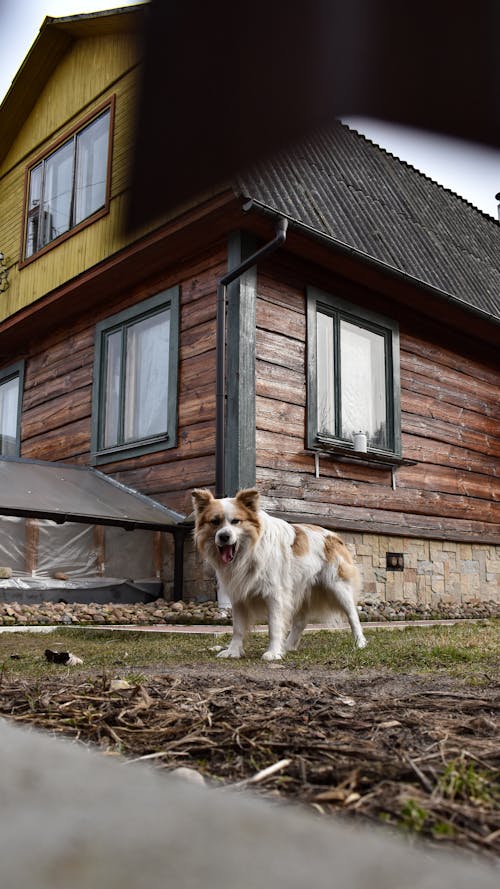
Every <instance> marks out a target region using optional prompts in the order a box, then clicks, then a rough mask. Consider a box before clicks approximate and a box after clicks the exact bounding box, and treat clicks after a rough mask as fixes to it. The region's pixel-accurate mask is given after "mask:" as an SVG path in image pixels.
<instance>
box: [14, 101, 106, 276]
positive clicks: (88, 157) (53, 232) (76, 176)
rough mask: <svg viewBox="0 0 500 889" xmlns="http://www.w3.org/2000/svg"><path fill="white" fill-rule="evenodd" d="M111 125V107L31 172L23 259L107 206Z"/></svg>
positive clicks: (57, 148) (67, 140)
mask: <svg viewBox="0 0 500 889" xmlns="http://www.w3.org/2000/svg"><path fill="white" fill-rule="evenodd" d="M110 126H111V108H110V107H108V108H106V110H105V111H103V112H102V113H101V114H99V115H98V116H97V117H95V118H94V119H93V120H91V121H90V122H89V123H87V124H85V126H82V127H81V128H80V129H78V130H76V131H75V132H74V133H73V134H72V135H71V136H70V137H69V138H68V139H66V140H65V141H64V142H62V144H59V145H58V146H57V147H56V148H55V149H54V150H53V151H51V152H50V153H49V154H48V155H47V156H46V157H44V158H42V159H41V160H39V161H37V162H36V163H35V165H34V166H32V167H31V169H30V170H29V173H28V193H27V202H26V207H27V211H26V232H25V243H24V259H29V258H30V257H31V256H34V255H35V254H36V253H38V252H39V251H40V250H42V249H43V248H44V247H46V246H47V245H48V244H50V243H52V242H53V241H56V240H57V239H58V238H60V237H61V236H62V235H65V234H66V233H67V232H69V231H71V230H72V229H74V228H75V227H76V226H79V225H80V224H81V223H83V222H84V221H85V220H87V219H90V218H91V217H93V216H94V215H95V214H96V213H98V212H100V211H102V210H103V209H104V208H105V206H106V201H107V195H108V167H109V165H108V158H109V150H110Z"/></svg>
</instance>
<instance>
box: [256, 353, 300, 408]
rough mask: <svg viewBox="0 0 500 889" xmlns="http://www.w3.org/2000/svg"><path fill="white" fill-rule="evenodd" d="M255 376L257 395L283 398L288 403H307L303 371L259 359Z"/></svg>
mask: <svg viewBox="0 0 500 889" xmlns="http://www.w3.org/2000/svg"><path fill="white" fill-rule="evenodd" d="M255 376H256V387H257V395H260V396H262V397H263V398H276V399H278V400H280V399H281V400H282V401H286V402H287V404H298V405H305V403H306V381H305V378H304V375H303V374H302V373H299V372H298V371H293V370H290V368H284V367H281V366H280V365H279V364H270V363H269V362H268V361H257V362H256V368H255Z"/></svg>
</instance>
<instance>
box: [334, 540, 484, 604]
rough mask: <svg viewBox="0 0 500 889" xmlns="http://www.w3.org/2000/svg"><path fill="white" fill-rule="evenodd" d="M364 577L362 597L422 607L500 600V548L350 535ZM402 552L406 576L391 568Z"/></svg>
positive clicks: (351, 546) (444, 541)
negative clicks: (389, 559)
mask: <svg viewBox="0 0 500 889" xmlns="http://www.w3.org/2000/svg"><path fill="white" fill-rule="evenodd" d="M342 537H343V539H344V540H345V542H346V543H347V544H348V546H349V549H350V550H351V552H352V553H353V555H354V556H355V558H356V561H357V563H358V565H359V567H360V569H361V572H362V575H363V592H362V598H367V597H372V598H376V599H379V600H382V601H385V602H389V601H396V600H401V601H407V602H409V603H414V604H418V605H430V606H432V605H433V604H437V603H439V602H441V603H444V604H446V603H464V602H470V601H489V602H491V601H495V602H499V601H500V583H499V581H500V547H499V546H493V545H479V544H475V543H472V544H470V543H455V542H453V541H449V540H419V539H414V538H411V537H384V536H381V535H377V534H355V533H349V532H344V533H343V534H342ZM387 553H402V554H403V557H404V569H403V571H390V570H388V569H387V567H386V554H387Z"/></svg>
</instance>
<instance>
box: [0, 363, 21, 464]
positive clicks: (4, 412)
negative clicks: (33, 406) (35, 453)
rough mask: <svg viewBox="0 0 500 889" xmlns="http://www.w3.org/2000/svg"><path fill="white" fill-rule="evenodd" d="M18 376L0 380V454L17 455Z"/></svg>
mask: <svg viewBox="0 0 500 889" xmlns="http://www.w3.org/2000/svg"><path fill="white" fill-rule="evenodd" d="M18 404H19V377H18V376H15V377H13V378H12V379H10V380H6V381H5V382H0V455H1V456H2V457H15V456H16V455H17V422H18Z"/></svg>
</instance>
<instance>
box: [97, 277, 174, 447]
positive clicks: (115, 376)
mask: <svg viewBox="0 0 500 889" xmlns="http://www.w3.org/2000/svg"><path fill="white" fill-rule="evenodd" d="M178 313H179V290H178V288H177V287H173V288H171V289H170V290H166V291H163V292H162V293H159V294H156V296H154V297H151V298H150V299H147V300H144V301H143V302H141V303H139V304H138V305H135V306H133V307H131V308H129V309H126V310H124V311H123V312H120V313H118V314H117V315H113V316H112V317H111V318H107V319H105V320H104V321H102V322H100V323H99V324H98V325H97V327H96V351H95V365H94V395H93V442H92V450H93V454H94V460H95V462H106V461H109V460H113V459H114V460H117V459H123V458H124V457H126V456H135V455H137V454H140V453H145V452H148V451H152V450H158V449H159V448H168V447H174V446H175V444H176V423H177V362H178V327H179V322H178Z"/></svg>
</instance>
